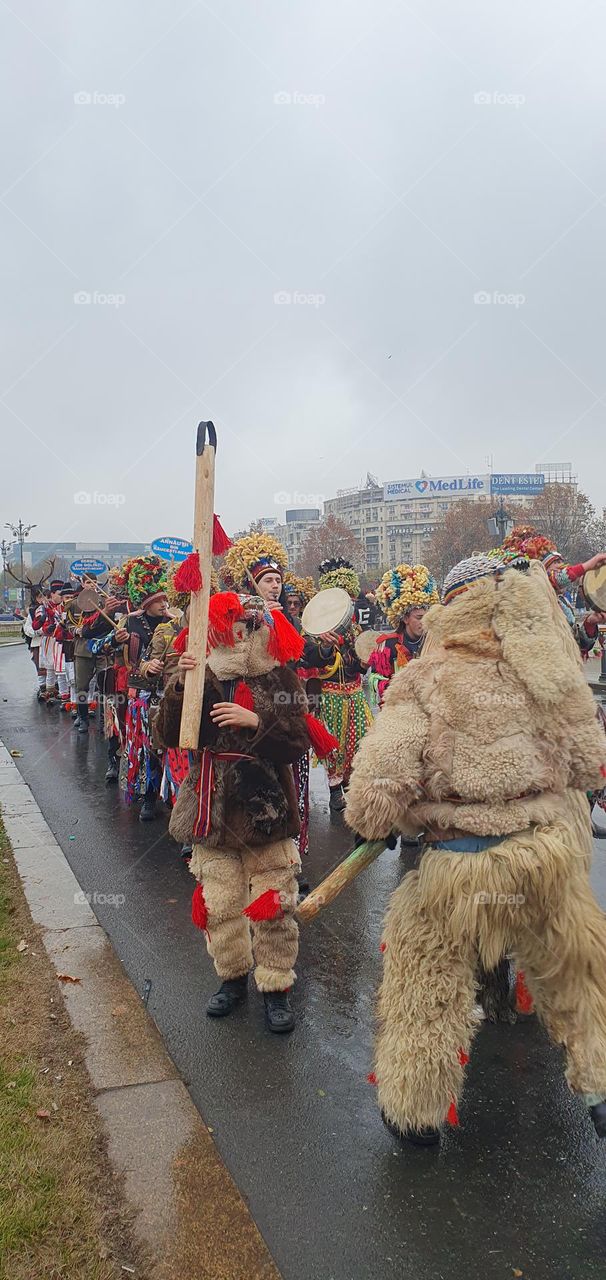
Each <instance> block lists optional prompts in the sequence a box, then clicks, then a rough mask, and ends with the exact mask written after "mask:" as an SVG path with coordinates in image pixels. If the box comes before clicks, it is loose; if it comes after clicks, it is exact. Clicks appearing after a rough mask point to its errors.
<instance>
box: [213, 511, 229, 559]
mask: <svg viewBox="0 0 606 1280" xmlns="http://www.w3.org/2000/svg"><path fill="white" fill-rule="evenodd" d="M231 545H232V543H231V538H228V536H227V534H226V532H225V529H224V528H223V525H222V524H221V521H220V520H219V517H218V516H213V555H214V556H222V555H223V553H224V551H227V549H228V547H231Z"/></svg>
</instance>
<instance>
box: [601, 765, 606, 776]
mask: <svg viewBox="0 0 606 1280" xmlns="http://www.w3.org/2000/svg"><path fill="white" fill-rule="evenodd" d="M600 773H601V775H602V777H603V778H606V764H603V765H600Z"/></svg>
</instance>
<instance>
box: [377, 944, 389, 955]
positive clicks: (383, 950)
mask: <svg viewBox="0 0 606 1280" xmlns="http://www.w3.org/2000/svg"><path fill="white" fill-rule="evenodd" d="M379 951H380V952H381V955H382V956H383V955H385V952H386V951H387V943H386V942H382V943H381V946H380V947H379Z"/></svg>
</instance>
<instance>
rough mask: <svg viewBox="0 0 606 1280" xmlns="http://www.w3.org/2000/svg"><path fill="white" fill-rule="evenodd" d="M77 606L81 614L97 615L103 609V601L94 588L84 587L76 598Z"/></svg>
mask: <svg viewBox="0 0 606 1280" xmlns="http://www.w3.org/2000/svg"><path fill="white" fill-rule="evenodd" d="M75 604H76V608H77V609H78V611H79V612H80V613H95V612H96V610H97V609H100V608H101V606H102V604H103V601H102V600H101V599H100V597H99V596H98V595H97V592H96V591H95V590H94V588H93V587H84V589H83V590H82V591H80V592H79V594H78V595H77V596H76V600H75Z"/></svg>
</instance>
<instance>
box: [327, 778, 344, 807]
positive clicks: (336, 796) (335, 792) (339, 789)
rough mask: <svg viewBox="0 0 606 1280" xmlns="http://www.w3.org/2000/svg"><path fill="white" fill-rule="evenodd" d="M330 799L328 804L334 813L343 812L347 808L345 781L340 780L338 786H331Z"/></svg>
mask: <svg viewBox="0 0 606 1280" xmlns="http://www.w3.org/2000/svg"><path fill="white" fill-rule="evenodd" d="M329 791H330V800H329V801H328V806H329V808H330V809H332V811H333V813H342V811H343V809H344V808H345V796H344V794H343V783H342V782H338V783H337V785H336V787H329Z"/></svg>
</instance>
